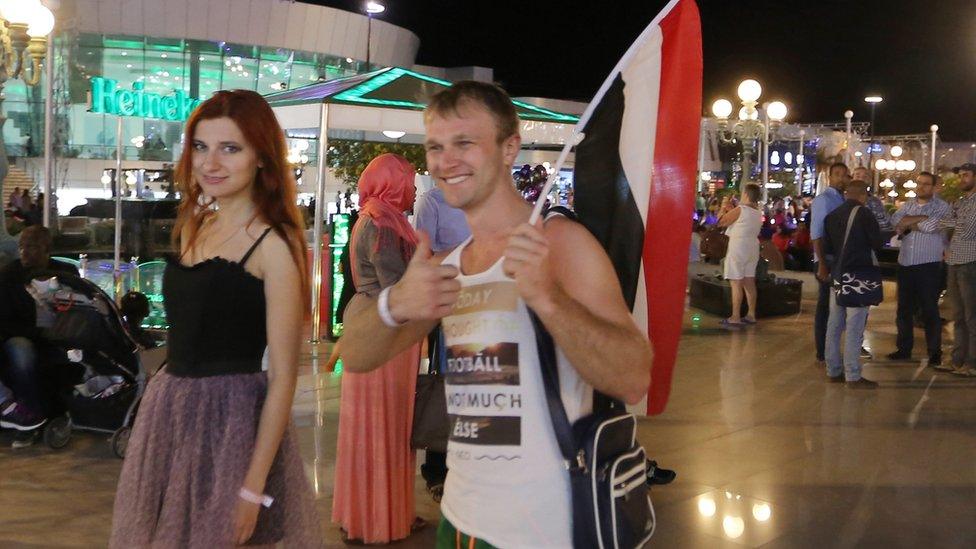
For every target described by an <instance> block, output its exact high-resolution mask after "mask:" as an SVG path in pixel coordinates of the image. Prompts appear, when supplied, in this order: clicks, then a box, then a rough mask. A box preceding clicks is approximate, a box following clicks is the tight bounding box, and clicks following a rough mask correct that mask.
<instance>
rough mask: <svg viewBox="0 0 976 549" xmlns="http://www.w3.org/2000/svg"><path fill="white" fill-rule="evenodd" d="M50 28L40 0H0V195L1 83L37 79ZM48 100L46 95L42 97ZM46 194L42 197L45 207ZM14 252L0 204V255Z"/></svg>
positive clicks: (3, 156) (2, 153)
mask: <svg viewBox="0 0 976 549" xmlns="http://www.w3.org/2000/svg"><path fill="white" fill-rule="evenodd" d="M52 29H54V14H53V13H51V10H49V9H47V8H46V7H44V6H42V5H41V2H40V0H0V195H2V194H3V181H4V179H6V177H7V172H8V171H9V170H10V165H9V164H8V162H7V149H6V146H5V144H4V141H3V123H4V122H6V120H7V119H6V117H4V116H3V87H4V85H5V84H6V83H7V81H8V80H16V79H20V80H22V81H23V82H24V83H25V84H27V85H28V86H32V87H33V86H36V85H37V84H38V83H40V81H41V60H42V59H44V56H45V54H46V53H47V35H48V34H49V33H50V32H51V30H52ZM46 100H47V101H48V102H50V101H51V98H50V96H49V97H47V99H46ZM50 201H51V200H50V197H45V208H46V207H48V203H49V202H50ZM4 253H6V254H8V255H11V256H13V255H15V254H16V241H15V240H14V238H13V237H11V236H10V233H8V232H7V223H6V219H4V214H3V208H0V256H2V255H3V254H4Z"/></svg>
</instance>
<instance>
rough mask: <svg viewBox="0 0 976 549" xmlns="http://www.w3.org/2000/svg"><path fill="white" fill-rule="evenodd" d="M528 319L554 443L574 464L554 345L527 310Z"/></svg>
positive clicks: (543, 327)
mask: <svg viewBox="0 0 976 549" xmlns="http://www.w3.org/2000/svg"><path fill="white" fill-rule="evenodd" d="M529 318H530V319H532V329H533V331H534V332H535V346H536V349H537V351H538V355H539V370H540V371H541V372H542V384H543V385H544V386H545V389H546V403H547V404H548V405H549V416H550V417H551V418H552V427H553V429H554V430H555V431H556V442H558V443H559V451H560V452H561V453H562V455H563V458H564V459H565V460H566V462H567V465H572V464H573V463H575V462H576V450H577V449H576V438H575V437H574V436H573V426H572V425H570V423H569V416H567V415H566V406H565V405H564V404H563V399H562V396H561V395H560V391H559V369H558V366H557V363H556V345H555V343H553V341H552V335H551V334H550V333H549V330H546V327H545V325H543V324H542V320H540V319H539V317H538V316H537V315H536V314H535V311H533V310H531V309H529Z"/></svg>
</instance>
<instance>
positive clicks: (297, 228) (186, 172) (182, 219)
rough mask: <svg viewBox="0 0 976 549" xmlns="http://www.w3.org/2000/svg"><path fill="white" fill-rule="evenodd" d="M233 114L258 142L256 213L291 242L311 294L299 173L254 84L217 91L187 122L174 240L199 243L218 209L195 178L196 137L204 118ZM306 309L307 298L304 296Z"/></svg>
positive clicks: (177, 175)
mask: <svg viewBox="0 0 976 549" xmlns="http://www.w3.org/2000/svg"><path fill="white" fill-rule="evenodd" d="M214 118H230V119H231V120H233V121H234V123H235V124H237V127H238V128H240V130H241V133H243V134H244V139H245V140H246V141H247V143H248V144H249V145H250V146H252V147H254V149H255V150H256V152H257V155H258V158H259V159H260V160H261V163H262V164H263V167H262V168H261V169H259V170H258V173H257V176H256V177H255V180H254V187H253V191H252V195H251V197H252V199H253V200H254V205H255V206H256V209H257V218H258V219H260V220H262V221H264V222H265V223H267V224H268V225H270V226H271V228H272V229H273V230H274V231H275V232H276V233H277V234H278V235H279V236H280V237H281V238H283V239H284V240H285V242H287V243H288V247H289V248H290V249H291V255H292V257H293V258H294V260H295V264H296V265H297V266H298V270H299V273H300V275H301V284H302V295H303V296H308V295H309V291H308V290H309V280H308V261H307V259H306V258H307V256H306V254H305V221H304V218H303V217H302V214H301V212H300V211H299V210H298V204H297V202H298V190H297V186H296V184H295V176H294V173H293V172H292V169H291V166H290V165H289V163H288V161H287V156H288V152H287V151H288V147H287V145H286V143H285V133H284V132H283V131H282V129H281V126H280V125H279V124H278V119H277V118H275V115H274V111H272V110H271V106H270V105H268V102H267V101H265V100H264V98H263V97H261V95H260V94H258V93H257V92H253V91H250V90H231V91H227V90H224V91H219V92H217V93H215V94H214V95H213V97H211V98H210V99H207V100H206V101H204V102H203V103H201V104H200V106H199V107H197V109H196V110H194V111H193V114H191V115H190V119H189V120H188V121H187V123H186V130H185V137H184V139H183V154H182V155H180V161H179V164H177V166H176V172H175V179H176V185H177V188H178V189H179V191H180V194H181V196H182V202H181V203H180V208H179V213H178V215H177V217H176V226H175V228H174V229H173V241H174V243H175V245H176V246H177V247H179V246H180V244H181V242H185V243H186V248H185V249H186V250H190V249H192V248H193V246H194V245H195V244H196V239H197V236H198V235H199V234H200V227H201V226H202V225H203V222H204V220H206V219H207V217H209V216H210V215H213V213H214V211H213V209H211V208H210V206H211V205H212V204H213V202H214V201H213V199H212V198H209V199H208V198H207V197H204V196H202V192H201V189H200V185H199V183H197V182H196V180H194V178H193V140H194V138H195V136H196V129H197V124H199V123H200V121H201V120H211V119H214ZM303 302H304V304H305V312H306V313H308V310H309V302H308V300H303Z"/></svg>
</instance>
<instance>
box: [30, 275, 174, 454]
mask: <svg viewBox="0 0 976 549" xmlns="http://www.w3.org/2000/svg"><path fill="white" fill-rule="evenodd" d="M27 291H28V292H29V293H30V294H31V296H32V297H33V298H34V301H35V303H36V305H37V325H38V327H39V328H40V329H41V333H42V334H43V336H44V337H45V339H46V341H47V342H48V343H50V344H51V345H54V346H56V347H58V348H60V349H62V350H64V351H65V353H66V355H67V357H68V360H69V361H71V362H74V363H77V364H79V365H81V366H82V367H83V368H84V375H83V377H82V379H81V383H79V384H77V385H74V386H73V387H64V388H61V390H60V391H59V394H58V395H57V397H58V401H59V403H60V404H62V405H63V409H64V410H65V413H64V414H63V415H60V416H57V417H55V418H53V419H51V420H50V421H48V422H47V424H46V425H45V426H44V431H43V435H44V442H45V443H47V445H48V446H50V447H51V448H55V449H57V448H63V447H64V446H66V445H67V444H68V441H69V440H70V438H71V432H72V430H74V429H78V430H84V431H94V432H97V433H106V434H111V435H112V438H111V445H112V451H113V452H114V453H115V455H116V456H118V457H119V458H123V457H125V450H126V446H127V445H128V441H129V433H130V431H131V428H132V424H133V421H134V420H135V414H136V410H137V409H138V406H139V401H140V399H141V398H142V394H143V391H144V390H145V386H146V382H147V377H148V372H154V371H155V369H153V368H152V366H153V365H156V366H158V365H160V364H162V362H163V361H164V360H165V347H154V348H145V347H143V346H141V345H139V344H138V343H137V340H136V339H135V338H134V337H133V334H131V333H130V332H129V330H128V329H127V327H126V322H125V320H124V318H123V317H122V314H121V313H120V312H119V309H118V308H117V307H116V305H115V302H113V301H112V299H111V298H110V297H109V296H108V295H106V294H105V292H103V291H102V290H101V288H99V287H98V286H97V285H95V284H94V283H93V282H90V281H88V280H86V279H84V278H81V277H79V276H75V275H71V274H66V273H60V272H59V273H44V274H43V275H38V276H35V277H34V280H32V281H31V283H30V284H29V285H28V288H27Z"/></svg>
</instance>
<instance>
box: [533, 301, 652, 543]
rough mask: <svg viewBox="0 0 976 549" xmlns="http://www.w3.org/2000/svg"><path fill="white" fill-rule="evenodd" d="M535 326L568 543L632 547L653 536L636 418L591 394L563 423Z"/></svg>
mask: <svg viewBox="0 0 976 549" xmlns="http://www.w3.org/2000/svg"><path fill="white" fill-rule="evenodd" d="M529 316H530V317H531V318H532V326H533V328H534V330H535V339H536V347H537V348H538V352H539V363H540V365H541V369H542V380H543V384H544V385H545V390H546V401H547V403H548V406H549V414H550V416H551V418H552V425H553V428H554V429H555V432H556V440H557V441H558V443H559V450H560V453H561V454H562V456H563V459H564V460H565V464H566V469H567V472H568V474H569V480H570V486H571V487H572V499H573V502H572V509H573V516H572V525H573V546H574V547H576V548H577V549H584V548H585V549H590V548H600V549H604V548H611V547H612V548H615V549H616V548H627V549H630V548H636V547H643V546H644V544H646V543H647V542H648V540H650V539H651V536H652V535H654V527H655V525H656V519H655V517H654V506H653V505H652V504H651V498H650V494H649V489H648V486H647V465H646V464H647V457H646V453H645V451H644V448H642V447H641V446H640V445H639V444H637V418H636V417H634V415H633V414H631V413H628V412H627V411H626V408H625V407H624V405H623V403H622V402H620V401H617V400H613V399H611V398H609V397H607V396H605V395H603V394H601V393H598V392H594V395H593V413H592V414H590V415H588V416H585V417H582V418H580V419H579V420H578V421H576V422H575V423H573V424H570V423H569V418H568V416H567V415H566V408H565V406H564V405H563V401H562V397H561V396H560V390H559V369H558V366H557V364H556V347H555V344H554V342H553V340H552V336H551V335H550V334H549V332H548V331H547V330H546V328H545V326H544V325H543V324H542V321H541V320H539V318H538V317H537V316H536V315H535V313H534V312H532V311H529Z"/></svg>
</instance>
